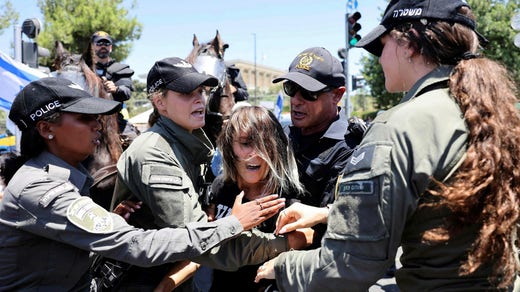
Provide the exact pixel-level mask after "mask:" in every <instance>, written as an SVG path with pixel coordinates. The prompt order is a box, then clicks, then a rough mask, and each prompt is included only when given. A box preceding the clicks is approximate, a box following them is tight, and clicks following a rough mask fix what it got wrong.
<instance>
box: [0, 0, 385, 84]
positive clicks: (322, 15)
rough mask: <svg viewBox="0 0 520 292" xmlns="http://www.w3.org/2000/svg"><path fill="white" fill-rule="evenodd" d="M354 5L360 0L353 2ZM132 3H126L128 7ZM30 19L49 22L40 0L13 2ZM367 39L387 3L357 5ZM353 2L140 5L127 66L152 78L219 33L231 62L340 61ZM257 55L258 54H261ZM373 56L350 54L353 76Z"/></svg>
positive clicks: (239, 0)
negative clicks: (317, 55) (312, 50)
mask: <svg viewBox="0 0 520 292" xmlns="http://www.w3.org/2000/svg"><path fill="white" fill-rule="evenodd" d="M351 1H352V2H354V0H351ZM131 2H132V1H130V0H125V2H124V3H125V5H127V4H128V6H127V7H128V8H129V7H130V6H129V4H130V3H131ZM11 3H13V6H14V8H15V10H16V11H18V13H19V14H20V21H19V22H20V23H19V25H21V23H22V22H23V20H24V19H27V18H31V17H38V18H40V20H42V21H44V19H43V18H42V16H41V13H40V10H39V8H38V6H37V4H36V3H37V0H14V1H11ZM357 3H358V7H357V11H359V12H360V13H361V14H362V17H361V19H360V21H359V23H360V24H361V25H362V29H361V30H360V32H359V34H360V35H361V36H363V35H364V34H366V33H368V32H369V31H370V30H371V29H372V28H373V27H375V26H376V25H377V24H378V23H379V20H380V18H381V13H382V11H383V10H384V8H385V7H386V4H387V2H386V1H385V0H357ZM346 13H347V0H343V1H338V0H319V1H318V0H220V1H216V0H198V1H194V0H192V1H186V0H176V1H166V0H138V1H137V7H136V8H134V9H132V10H130V15H131V16H136V17H137V19H138V21H139V22H141V23H142V24H143V32H142V35H141V38H140V39H139V40H136V41H135V42H134V43H133V48H132V51H131V53H130V55H129V56H128V58H127V59H126V60H122V61H123V62H124V63H127V64H129V65H130V66H131V67H132V68H133V69H134V70H135V71H136V74H138V75H142V74H146V73H147V72H148V70H149V69H150V67H151V66H152V65H153V63H154V62H155V61H156V60H159V59H162V58H165V57H171V56H177V57H182V58H184V57H186V56H187V55H188V53H189V52H190V51H191V48H192V39H193V34H196V35H197V38H198V39H199V41H200V42H205V41H209V40H210V39H213V37H214V36H215V34H216V30H217V29H218V30H219V32H220V35H221V37H222V39H223V41H224V42H227V43H228V44H229V48H228V49H227V51H226V56H225V59H226V60H233V59H241V60H245V61H249V62H252V63H253V62H254V61H255V57H256V63H257V64H258V65H265V66H269V67H273V68H277V69H282V70H286V69H287V68H288V66H289V64H290V63H291V61H292V59H293V58H294V57H295V56H296V54H298V53H299V52H300V51H303V50H304V49H306V48H308V47H313V46H322V47H324V48H326V49H328V50H329V51H330V52H331V53H332V54H333V55H334V56H337V50H338V49H339V48H343V47H345V42H346V40H345V14H346ZM108 33H110V32H108ZM12 42H13V28H10V29H6V30H5V31H4V33H3V34H2V35H0V50H1V51H3V52H4V53H6V54H8V55H10V56H13V54H14V53H13V49H12V48H11V44H12ZM255 51H256V53H255ZM366 54H367V53H366V52H365V51H364V50H362V49H352V50H351V51H350V67H349V68H350V70H351V71H350V72H351V73H352V74H357V72H359V69H360V66H359V60H360V58H361V56H362V55H366Z"/></svg>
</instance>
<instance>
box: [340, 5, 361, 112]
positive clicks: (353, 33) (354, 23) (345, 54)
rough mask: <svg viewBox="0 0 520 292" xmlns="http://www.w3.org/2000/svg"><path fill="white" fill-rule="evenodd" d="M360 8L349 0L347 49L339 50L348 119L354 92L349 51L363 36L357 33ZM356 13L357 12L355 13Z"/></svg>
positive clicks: (346, 29) (346, 27)
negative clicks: (343, 75)
mask: <svg viewBox="0 0 520 292" xmlns="http://www.w3.org/2000/svg"><path fill="white" fill-rule="evenodd" d="M357 7H358V1H357V0H347V13H346V14H345V48H344V49H339V50H338V55H339V57H340V58H342V59H343V73H344V74H345V88H346V89H347V90H346V91H345V93H346V94H345V95H346V96H345V111H346V114H347V118H350V113H351V112H352V104H351V102H350V94H351V92H352V90H351V88H352V84H351V82H352V80H351V78H350V72H349V61H350V60H349V51H350V48H351V47H353V46H354V45H355V44H356V43H357V42H358V41H359V40H360V39H361V36H360V35H359V34H357V32H358V31H359V30H360V29H361V24H359V23H358V20H359V19H360V18H361V13H359V12H358V11H355V10H356V9H357ZM354 11H355V12H354Z"/></svg>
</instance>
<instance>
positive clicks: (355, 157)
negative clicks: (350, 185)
mask: <svg viewBox="0 0 520 292" xmlns="http://www.w3.org/2000/svg"><path fill="white" fill-rule="evenodd" d="M375 150H376V145H368V146H365V147H362V148H358V149H356V151H354V153H352V155H351V156H350V159H349V162H348V165H347V169H348V170H349V172H352V171H358V170H363V169H370V168H371V167H372V160H373V159H374V152H375Z"/></svg>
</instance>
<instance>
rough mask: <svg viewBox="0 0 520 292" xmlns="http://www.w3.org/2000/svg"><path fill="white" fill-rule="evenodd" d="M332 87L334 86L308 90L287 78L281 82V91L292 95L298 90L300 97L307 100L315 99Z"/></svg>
mask: <svg viewBox="0 0 520 292" xmlns="http://www.w3.org/2000/svg"><path fill="white" fill-rule="evenodd" d="M333 89H334V88H331V87H325V88H324V89H322V90H319V91H308V90H306V89H304V88H303V87H301V86H300V85H298V84H296V83H295V82H292V81H290V80H287V81H285V82H284V83H283V91H284V92H285V94H287V95H288V96H290V97H294V96H295V95H296V92H298V91H299V92H300V95H301V96H302V98H303V99H305V100H308V101H316V100H317V99H318V97H319V95H320V94H322V93H325V92H329V91H332V90H333Z"/></svg>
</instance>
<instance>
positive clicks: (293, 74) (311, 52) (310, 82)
mask: <svg viewBox="0 0 520 292" xmlns="http://www.w3.org/2000/svg"><path fill="white" fill-rule="evenodd" d="M282 80H290V81H293V82H295V83H296V84H298V85H300V86H301V87H303V88H304V89H306V90H308V91H311V92H316V91H320V90H322V89H324V88H326V87H340V86H345V74H344V73H343V66H342V65H341V62H340V61H339V60H338V59H337V58H335V57H334V56H332V54H331V53H330V52H329V51H327V50H326V49H325V48H320V47H313V48H309V49H306V50H304V51H303V52H301V53H299V54H298V56H296V58H295V59H294V60H293V61H292V63H291V65H290V66H289V73H287V74H285V75H283V76H280V77H278V78H275V79H274V80H273V83H278V82H280V81H282Z"/></svg>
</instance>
